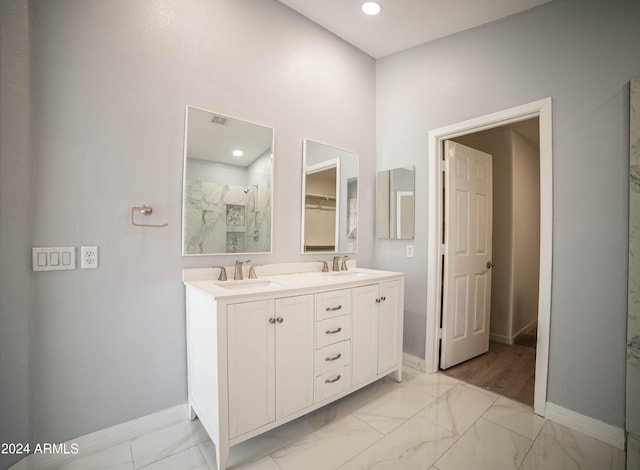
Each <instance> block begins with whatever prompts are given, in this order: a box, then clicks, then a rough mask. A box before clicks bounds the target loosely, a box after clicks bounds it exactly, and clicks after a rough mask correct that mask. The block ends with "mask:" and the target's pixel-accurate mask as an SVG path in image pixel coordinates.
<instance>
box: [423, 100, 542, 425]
mask: <svg viewBox="0 0 640 470" xmlns="http://www.w3.org/2000/svg"><path fill="white" fill-rule="evenodd" d="M532 119H536V120H537V121H538V127H539V132H538V134H539V165H538V169H539V175H540V176H539V199H538V201H537V202H538V204H539V214H540V222H539V232H538V234H539V238H538V240H539V241H538V247H539V250H538V252H539V265H538V275H539V282H538V290H537V298H536V299H535V302H536V303H537V325H535V324H526V322H525V323H518V322H520V320H517V321H513V320H511V321H512V324H511V326H512V328H511V329H510V330H509V331H508V332H507V333H509V334H508V335H507V334H505V335H501V336H504V337H503V338H499V337H497V336H496V337H494V339H502V340H505V339H507V342H508V341H509V340H511V339H514V338H517V337H518V336H520V334H524V333H526V332H527V331H528V330H531V329H534V330H535V333H536V334H535V345H536V357H535V385H534V399H533V407H534V411H535V412H536V413H537V414H539V415H542V416H544V414H545V406H546V391H547V390H546V389H547V373H548V352H549V323H550V303H551V302H550V301H551V258H552V256H551V255H552V250H551V248H552V246H551V236H552V152H551V129H552V127H551V99H550V98H546V99H543V100H540V101H536V102H533V103H528V104H525V105H522V106H518V107H515V108H511V109H507V110H504V111H500V112H498V113H494V114H491V115H487V116H482V117H479V118H476V119H471V120H468V121H464V122H461V123H457V124H453V125H451V126H447V127H444V128H440V129H436V130H433V131H430V132H429V155H430V159H429V195H428V210H429V213H428V217H429V232H428V252H429V257H428V286H427V300H428V302H427V325H426V327H427V331H426V348H425V370H426V372H428V373H435V372H436V371H438V370H439V367H440V341H441V339H440V338H441V337H442V336H443V335H442V331H441V329H440V315H441V312H442V301H441V300H442V295H441V294H442V293H443V286H444V282H443V263H442V259H443V255H444V254H445V252H446V250H447V247H446V245H445V244H444V238H443V234H444V211H443V209H442V208H443V201H444V192H443V191H444V179H443V170H444V169H445V164H443V163H442V161H443V155H444V142H445V141H447V140H454V139H458V138H462V136H468V135H470V134H477V133H479V132H482V131H488V130H490V129H492V130H495V129H498V128H504V127H505V126H511V125H514V124H516V123H521V122H523V121H529V120H532ZM514 325H515V326H518V325H519V326H520V327H521V328H520V329H514V328H513V326H514ZM525 326H526V327H527V328H526V329H525ZM514 333H516V334H515V335H514ZM496 335H498V334H497V333H496ZM514 341H515V339H514Z"/></svg>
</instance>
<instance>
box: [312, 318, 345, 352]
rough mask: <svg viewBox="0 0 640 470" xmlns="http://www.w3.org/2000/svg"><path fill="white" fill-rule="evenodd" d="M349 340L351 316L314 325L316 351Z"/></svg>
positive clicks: (328, 319) (329, 319) (330, 319)
mask: <svg viewBox="0 0 640 470" xmlns="http://www.w3.org/2000/svg"><path fill="white" fill-rule="evenodd" d="M350 338H351V315H341V316H339V317H333V318H327V319H326V320H322V321H319V322H318V323H316V349H320V348H324V347H325V346H328V345H330V344H334V343H339V342H340V341H344V340H347V339H350Z"/></svg>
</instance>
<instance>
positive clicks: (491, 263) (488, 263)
mask: <svg viewBox="0 0 640 470" xmlns="http://www.w3.org/2000/svg"><path fill="white" fill-rule="evenodd" d="M494 266H495V264H493V262H492V261H491V260H489V261H487V269H491V268H493V267H494Z"/></svg>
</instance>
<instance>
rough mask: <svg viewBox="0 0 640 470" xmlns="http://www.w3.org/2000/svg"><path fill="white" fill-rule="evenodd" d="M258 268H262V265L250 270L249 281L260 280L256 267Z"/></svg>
mask: <svg viewBox="0 0 640 470" xmlns="http://www.w3.org/2000/svg"><path fill="white" fill-rule="evenodd" d="M257 266H262V265H261V264H254V265H253V266H251V268H250V269H249V279H258V275H257V274H256V267H257Z"/></svg>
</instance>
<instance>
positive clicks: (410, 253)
mask: <svg viewBox="0 0 640 470" xmlns="http://www.w3.org/2000/svg"><path fill="white" fill-rule="evenodd" d="M407 258H413V245H407Z"/></svg>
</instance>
